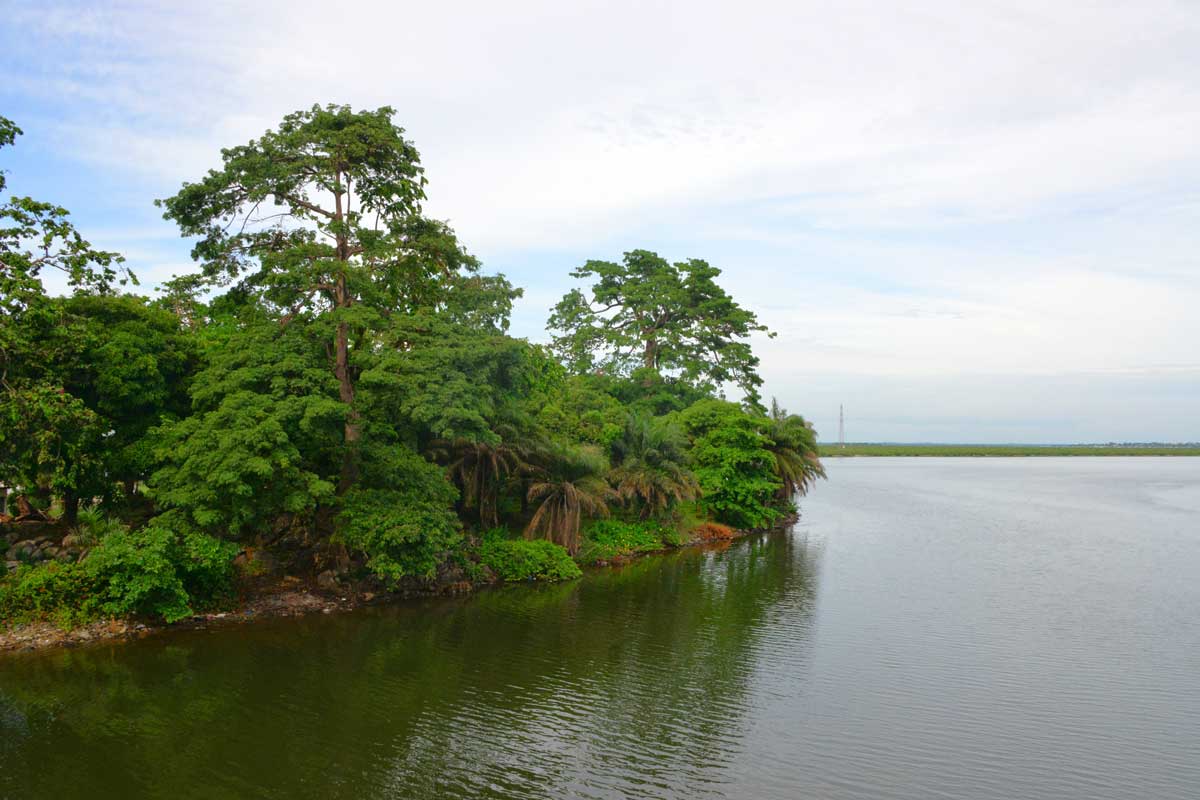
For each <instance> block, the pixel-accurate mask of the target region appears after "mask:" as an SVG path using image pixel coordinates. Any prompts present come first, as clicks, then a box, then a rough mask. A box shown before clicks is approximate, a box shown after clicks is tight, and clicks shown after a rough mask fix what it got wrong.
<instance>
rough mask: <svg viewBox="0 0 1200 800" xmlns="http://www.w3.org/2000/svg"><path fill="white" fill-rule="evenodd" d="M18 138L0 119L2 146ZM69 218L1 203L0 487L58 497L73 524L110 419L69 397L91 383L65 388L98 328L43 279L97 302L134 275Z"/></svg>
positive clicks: (91, 489)
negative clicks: (54, 278) (57, 278)
mask: <svg viewBox="0 0 1200 800" xmlns="http://www.w3.org/2000/svg"><path fill="white" fill-rule="evenodd" d="M20 133H21V130H20V129H19V128H18V127H17V126H16V125H15V124H13V123H12V121H10V120H8V119H6V118H3V117H0V147H4V146H8V145H11V144H13V143H14V141H15V140H16V137H17V136H18V135H20ZM5 189H7V175H6V174H4V173H0V190H5ZM68 217H69V213H68V212H67V210H66V209H64V208H62V207H61V206H56V205H54V204H52V203H46V202H41V201H37V200H34V199H33V198H30V197H9V198H7V199H6V200H5V201H4V202H3V204H0V416H2V417H3V419H4V423H5V424H4V425H2V426H0V481H2V482H4V483H6V484H9V485H15V486H19V487H22V488H23V489H25V490H27V491H34V492H35V493H37V494H39V495H41V497H42V500H43V505H45V503H46V502H48V500H49V499H50V496H51V495H57V496H59V497H62V498H63V499H64V500H65V508H66V513H67V517H68V521H73V518H74V514H75V510H76V508H77V507H78V501H79V498H80V497H88V496H92V495H93V494H102V493H105V492H106V490H107V485H106V483H107V482H106V462H105V459H104V457H103V450H104V449H105V448H106V447H108V446H109V437H110V436H111V434H112V424H111V420H106V419H104V418H103V417H102V415H100V414H98V413H97V409H96V408H95V407H94V404H88V403H85V402H84V401H83V400H81V399H80V398H79V397H76V396H75V395H73V394H72V391H75V392H81V390H82V389H89V388H94V387H93V386H92V382H90V381H79V382H75V383H72V381H71V378H72V377H73V376H75V375H78V374H79V372H80V364H79V363H78V362H79V360H80V356H81V354H82V353H83V352H84V351H85V349H86V348H85V347H84V342H83V341H81V339H83V340H92V339H94V337H95V336H96V335H99V334H101V333H102V331H100V330H99V329H97V328H96V327H95V326H91V327H89V326H88V325H87V324H86V320H82V319H81V318H80V315H78V314H76V313H73V309H72V308H71V307H70V305H69V304H68V303H64V302H63V301H62V300H61V299H59V298H54V297H50V296H49V295H48V294H47V293H46V288H45V286H44V285H43V283H42V278H43V273H46V272H47V271H50V272H58V273H61V274H62V276H63V277H64V278H65V280H66V282H67V285H68V286H69V287H70V288H71V289H72V290H73V291H74V292H75V293H76V294H77V295H95V296H96V297H94V298H93V300H94V301H95V302H99V296H102V295H108V294H111V292H113V290H114V289H115V288H116V287H117V286H119V285H123V284H125V283H127V282H128V281H130V280H133V275H132V274H131V273H130V272H129V271H128V270H126V269H125V268H124V267H123V266H122V263H123V261H124V259H123V258H122V257H121V256H120V255H118V254H116V253H112V252H109V251H105V250H98V249H96V248H94V247H92V245H91V244H90V243H89V242H88V241H87V240H85V239H84V238H83V236H82V235H81V234H80V233H79V231H78V230H76V229H75V227H74V226H73V225H72V224H71V222H70V220H69V219H68ZM79 299H80V301H81V302H82V298H79ZM96 390H97V391H101V392H102V391H103V388H97V389H96Z"/></svg>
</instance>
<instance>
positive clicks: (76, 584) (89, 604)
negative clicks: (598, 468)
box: [0, 561, 99, 628]
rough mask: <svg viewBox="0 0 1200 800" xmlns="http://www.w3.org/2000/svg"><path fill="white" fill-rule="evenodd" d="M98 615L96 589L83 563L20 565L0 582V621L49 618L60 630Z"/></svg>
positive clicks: (9, 621) (12, 623) (21, 621)
mask: <svg viewBox="0 0 1200 800" xmlns="http://www.w3.org/2000/svg"><path fill="white" fill-rule="evenodd" d="M97 616H99V613H98V609H97V607H96V586H95V581H94V580H93V579H92V576H91V575H90V574H89V573H88V571H87V569H86V568H85V567H84V566H83V564H62V563H59V562H57V561H51V562H48V563H44V564H38V565H35V566H28V565H27V566H23V567H21V568H20V569H18V570H17V571H16V572H15V573H13V574H12V575H9V576H8V577H7V578H5V579H3V580H0V622H2V623H4V624H8V625H16V624H19V623H23V622H30V621H32V620H35V619H46V618H53V619H54V620H55V621H56V622H58V623H59V625H60V626H62V627H64V628H70V627H74V626H75V625H78V624H81V623H84V622H88V621H90V620H92V619H94V618H96V617H97Z"/></svg>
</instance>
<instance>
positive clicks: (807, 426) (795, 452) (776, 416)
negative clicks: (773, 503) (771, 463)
mask: <svg viewBox="0 0 1200 800" xmlns="http://www.w3.org/2000/svg"><path fill="white" fill-rule="evenodd" d="M768 420H769V421H770V426H769V428H768V432H767V436H768V437H769V438H770V440H771V444H770V445H768V446H767V449H768V450H770V451H771V454H772V455H773V456H774V457H775V475H776V476H777V477H778V478H779V480H780V481H781V482H782V484H783V485H782V486H781V487H780V488H779V492H778V495H777V496H778V497H779V499H780V500H790V499H791V498H792V497H794V496H795V495H796V494H797V493H799V494H808V490H809V489H810V488H811V487H812V485H813V484H814V483H816V481H817V478H824V477H825V468H824V467H823V466H821V457H820V452H819V451H818V450H817V432H816V431H815V430H814V429H813V426H812V423H811V422H809V421H808V420H806V419H804V417H802V416H800V415H799V414H789V413H787V410H786V409H783V408H781V407H780V406H779V403H778V401H776V400H775V398H771V413H770V414H769V415H768Z"/></svg>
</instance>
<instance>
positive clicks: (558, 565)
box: [479, 535, 583, 581]
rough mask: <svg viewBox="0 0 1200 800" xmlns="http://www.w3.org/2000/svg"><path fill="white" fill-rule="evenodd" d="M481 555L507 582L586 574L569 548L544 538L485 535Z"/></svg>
mask: <svg viewBox="0 0 1200 800" xmlns="http://www.w3.org/2000/svg"><path fill="white" fill-rule="evenodd" d="M479 557H480V560H481V561H482V562H483V563H484V564H487V565H488V566H489V567H491V568H492V571H493V572H495V573H496V575H497V576H499V578H500V579H501V580H504V581H528V580H543V581H565V580H570V579H572V578H578V577H579V576H580V575H582V574H583V572H582V571H580V569H579V565H578V564H576V563H575V561H574V560H573V559H572V558H571V556H570V555H569V554H568V553H567V550H566V548H564V547H563V546H561V545H557V544H555V543H554V542H548V541H546V540H544V539H536V540H527V539H501V538H498V537H496V536H491V535H485V536H484V541H483V546H482V547H481V548H480V550H479Z"/></svg>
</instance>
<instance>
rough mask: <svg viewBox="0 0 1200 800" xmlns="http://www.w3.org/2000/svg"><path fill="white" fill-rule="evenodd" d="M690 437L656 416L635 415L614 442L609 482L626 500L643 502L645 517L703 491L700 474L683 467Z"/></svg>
mask: <svg viewBox="0 0 1200 800" xmlns="http://www.w3.org/2000/svg"><path fill="white" fill-rule="evenodd" d="M686 446H687V440H686V439H685V438H684V435H683V432H682V431H681V430H679V428H677V427H675V426H673V425H671V424H669V423H667V422H665V421H664V420H659V419H656V418H654V417H649V418H647V417H639V416H631V417H630V418H629V419H628V420H627V421H626V423H625V431H624V433H623V434H622V436H621V437H620V438H619V439H617V440H616V441H614V442H613V445H612V452H613V461H614V463H615V464H616V466H615V467H613V469H612V471H610V472H609V476H608V477H609V481H611V482H612V484H613V485H614V486H615V487H616V493H617V497H619V498H620V499H621V500H622V501H625V502H632V503H635V504H640V505H641V516H642V518H643V519H644V518H648V517H650V516H652V515H656V514H660V513H662V512H664V511H666V510H667V509H668V508H670V507H671V506H672V505H673V504H675V503H678V502H680V501H683V500H694V499H695V498H696V497H697V496H698V495H699V494H700V484H699V483H698V482H697V481H696V476H695V475H693V474H692V473H691V471H690V470H688V469H687V468H686V467H684V466H683V460H684V450H685V448H686Z"/></svg>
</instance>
